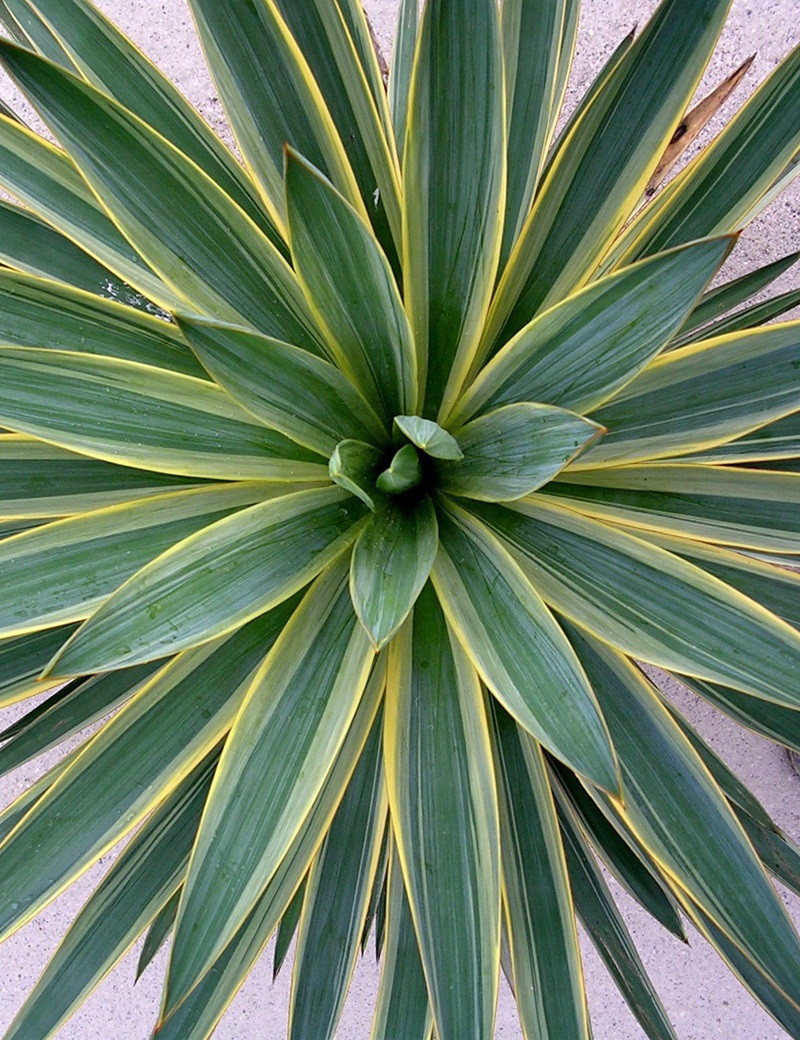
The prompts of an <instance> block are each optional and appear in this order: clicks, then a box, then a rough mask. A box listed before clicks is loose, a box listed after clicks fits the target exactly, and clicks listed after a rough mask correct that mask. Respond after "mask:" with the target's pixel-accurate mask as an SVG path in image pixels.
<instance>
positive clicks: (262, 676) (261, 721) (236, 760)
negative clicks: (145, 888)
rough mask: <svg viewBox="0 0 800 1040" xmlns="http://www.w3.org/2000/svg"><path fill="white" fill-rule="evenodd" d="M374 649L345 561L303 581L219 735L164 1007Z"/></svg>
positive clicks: (201, 962)
mask: <svg viewBox="0 0 800 1040" xmlns="http://www.w3.org/2000/svg"><path fill="white" fill-rule="evenodd" d="M372 660H373V652H372V650H371V648H370V645H369V640H368V638H367V634H366V632H364V630H363V629H362V628H361V626H360V625H359V623H358V620H357V618H356V616H355V614H354V613H353V608H352V604H351V603H350V595H349V592H348V590H347V587H346V570H345V567H344V565H343V564H337V565H335V566H334V567H332V568H331V569H329V570H328V571H327V572H326V573H325V574H324V575H323V576H322V577H321V578H320V579H319V580H318V581H317V583H316V584H315V585H314V586H313V587H312V589H311V590H310V592H309V593H308V594H307V595H306V597H305V598H304V600H303V602H302V604H301V606H300V608H299V609H298V611H297V612H296V614H295V615H294V617H293V618H292V620H291V622H290V623H289V624H288V625H287V626H286V628H285V629H284V631H283V633H282V634H281V636H280V637H279V639H278V641H277V642H276V644H275V647H274V649H273V650H272V651H271V652H270V654H269V655H268V657H267V658H266V660H265V661H264V664H263V666H262V667H261V668H260V669H259V671H258V673H257V675H256V676H255V678H254V680H253V682H252V684H251V685H250V689H249V691H248V694H247V698H246V700H245V703H244V704H243V706H242V708H241V710H240V711H239V713H238V715H237V718H236V722H235V723H234V726H233V728H232V730H231V733H230V735H229V737H228V739H227V741H226V742H225V749H224V751H223V753H222V757H221V759H220V764H219V767H218V769H217V772H216V775H215V778H214V784H213V787H212V789H211V793H210V795H209V799H208V804H207V807H206V810H205V813H204V815H203V823H202V825H201V828H200V832H199V833H198V836H197V842H196V843H195V849H194V853H193V855H192V863H191V867H190V869H189V873H188V875H187V878H186V882H185V884H184V887H183V895H182V897H181V906H180V910H179V912H178V921H177V925H176V929H175V941H174V944H173V949H172V958H171V961H170V968H169V976H168V980H167V994H166V998H165V1005H164V1010H165V1012H166V1013H167V1014H168V1013H169V1012H170V1011H171V1010H173V1009H174V1008H175V1007H176V1006H177V1005H178V1004H179V1003H180V1001H181V1000H182V999H183V998H184V997H185V996H186V994H187V993H188V992H189V990H190V989H191V988H192V987H193V986H194V984H195V983H196V982H197V980H198V979H199V978H200V977H201V976H202V975H203V974H204V973H205V971H206V970H207V969H208V968H209V967H210V966H211V965H212V964H213V962H214V961H215V960H216V958H217V957H218V956H219V955H220V953H221V952H222V951H223V950H224V948H225V946H226V945H227V944H228V942H229V941H230V940H231V939H232V938H233V937H234V936H235V934H236V932H237V930H238V928H239V926H240V925H241V924H242V923H243V922H244V920H245V918H246V917H247V915H248V914H249V913H250V911H251V910H252V909H253V907H254V906H255V904H256V903H257V901H258V897H259V896H260V895H261V893H262V892H263V890H264V888H265V886H266V885H267V883H268V882H269V880H270V878H271V877H272V876H273V874H274V873H275V872H276V870H277V869H278V867H279V865H280V863H281V860H282V859H283V857H284V856H285V855H286V853H287V851H288V850H289V848H290V846H291V844H292V841H293V839H294V838H295V837H296V835H297V833H298V831H299V829H300V827H301V826H302V823H303V820H304V819H305V818H306V816H307V815H308V813H309V812H310V810H311V808H312V806H313V804H314V801H315V799H316V797H317V795H318V794H319V792H320V790H321V789H322V785H323V783H324V781H325V778H326V776H327V775H328V773H329V772H330V769H331V766H332V765H333V760H334V758H335V756H336V753H337V752H338V751H339V748H340V747H341V745H342V741H343V740H344V737H345V734H346V733H347V730H348V728H349V726H350V724H351V722H352V720H353V715H354V713H355V710H356V708H357V706H358V702H359V700H360V697H361V694H362V693H363V691H364V686H365V684H366V682H367V680H368V678H369V674H370V670H371V666H372Z"/></svg>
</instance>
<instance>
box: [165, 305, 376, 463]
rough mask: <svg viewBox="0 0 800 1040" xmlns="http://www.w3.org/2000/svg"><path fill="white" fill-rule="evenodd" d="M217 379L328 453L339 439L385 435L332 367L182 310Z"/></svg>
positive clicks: (289, 433) (256, 410)
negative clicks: (187, 316) (202, 319)
mask: <svg viewBox="0 0 800 1040" xmlns="http://www.w3.org/2000/svg"><path fill="white" fill-rule="evenodd" d="M179 322H180V327H181V331H182V332H183V333H184V335H185V336H186V338H187V339H188V341H189V344H190V345H191V347H192V350H194V352H195V353H196V354H197V356H198V358H199V359H200V360H201V361H202V363H203V365H204V366H205V367H206V368H207V369H208V371H209V372H210V373H211V375H212V376H213V377H214V379H215V380H216V382H217V383H219V384H220V386H222V387H224V388H225V389H226V390H227V391H228V393H230V394H231V396H232V397H233V398H234V399H235V400H236V401H237V402H238V403H239V404H240V405H241V406H242V407H243V408H245V409H246V410H247V411H248V412H250V413H252V414H253V415H254V416H255V417H256V418H257V419H260V420H261V422H263V423H266V425H267V426H270V427H272V428H273V429H275V430H278V431H279V432H280V433H282V434H283V435H284V436H286V437H289V438H291V439H292V440H293V441H295V442H296V443H298V444H301V445H303V447H306V448H308V449H309V450H311V451H316V452H319V453H320V454H322V455H330V454H331V452H333V450H334V448H335V447H336V445H337V444H338V442H339V441H341V440H343V439H352V440H357V441H364V440H366V441H370V442H374V441H377V442H378V443H379V444H380V443H382V442H383V443H388V439H387V433H386V428H385V427H384V426H383V425H382V424H381V421H380V420H379V419H378V417H377V416H376V415H375V413H374V412H373V410H372V409H371V408H370V406H369V405H368V404H367V402H366V401H365V400H364V398H363V397H362V396H361V394H359V393H358V391H357V390H356V389H355V387H354V386H353V384H352V383H351V382H350V380H349V379H347V377H346V376H345V375H343V374H342V373H341V372H340V371H339V370H338V369H337V368H335V367H334V366H333V365H331V364H329V363H328V362H327V361H323V360H322V359H321V358H318V357H314V355H313V354H309V352H308V351H307V350H302V349H301V348H300V347H293V346H290V345H289V344H288V343H281V342H279V341H278V340H274V339H270V338H269V337H268V336H261V335H259V334H258V333H256V332H249V331H247V330H246V329H240V328H235V327H234V326H230V325H220V324H218V323H211V322H205V321H198V320H196V319H189V318H180V319H179Z"/></svg>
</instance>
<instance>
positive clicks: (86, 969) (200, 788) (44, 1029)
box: [6, 753, 216, 1040]
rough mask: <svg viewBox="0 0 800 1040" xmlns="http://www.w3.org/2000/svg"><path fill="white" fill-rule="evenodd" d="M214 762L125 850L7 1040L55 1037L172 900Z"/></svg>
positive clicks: (205, 765)
mask: <svg viewBox="0 0 800 1040" xmlns="http://www.w3.org/2000/svg"><path fill="white" fill-rule="evenodd" d="M212 755H213V753H212ZM215 764H216V755H213V757H212V763H211V764H209V763H208V762H204V763H202V764H201V765H200V766H198V768H197V769H196V770H195V772H194V774H193V775H191V776H189V777H187V778H186V780H184V781H183V782H182V783H181V784H180V785H179V786H178V788H177V789H176V791H175V792H174V793H173V794H171V795H170V796H169V797H168V798H167V799H166V801H165V802H164V804H163V805H162V806H160V807H159V808H158V809H157V810H156V811H155V812H154V814H153V815H152V816H151V818H150V819H149V820H148V821H147V822H146V823H145V825H144V826H143V827H142V829H141V830H140V831H139V832H138V833H137V835H136V836H135V837H134V838H133V840H132V841H131V842H130V844H129V845H128V846H127V847H126V848H125V850H124V851H123V852H122V854H121V855H120V857H119V859H117V860H116V862H115V863H114V865H113V866H112V868H111V870H110V871H109V872H108V874H106V876H105V877H104V878H103V880H102V881H101V883H100V885H98V887H97V888H96V889H95V890H94V892H93V893H92V895H91V897H90V899H89V901H88V902H87V903H86V905H85V906H84V907H83V908H82V910H81V912H80V913H79V914H78V916H77V918H76V919H75V921H74V922H73V924H72V925H71V926H70V929H69V931H68V932H67V934H66V936H65V938H64V940H63V942H62V943H61V945H60V946H59V947H58V949H57V951H56V953H55V954H54V956H53V958H52V960H51V961H50V963H49V964H48V966H47V968H46V969H45V972H44V974H43V975H42V976H41V977H40V978H39V981H38V982H37V984H36V986H35V988H34V989H33V990H32V992H31V993H30V995H29V996H28V998H27V1000H26V1001H25V1003H24V1004H23V1006H22V1008H21V1009H20V1011H19V1013H18V1014H17V1016H16V1018H15V1019H14V1021H13V1022H12V1024H11V1027H10V1029H9V1031H8V1033H7V1034H6V1035H7V1037H8V1040H15V1038H16V1040H22V1038H25V1040H45V1038H46V1037H49V1036H50V1035H51V1034H52V1033H53V1032H54V1031H55V1030H56V1029H57V1028H58V1027H59V1025H61V1023H62V1022H64V1021H65V1020H66V1019H67V1018H68V1017H69V1016H70V1015H71V1014H72V1013H73V1011H75V1010H76V1009H77V1008H78V1007H79V1005H80V1004H81V1003H82V1002H83V1001H84V1000H85V999H86V997H87V996H88V995H89V993H91V992H92V990H94V988H95V987H96V986H97V985H98V983H99V982H100V981H101V980H102V978H103V976H104V975H105V973H106V972H107V971H109V970H110V969H111V968H112V967H113V966H114V965H115V964H116V963H117V962H118V961H119V960H120V959H121V957H122V956H123V955H124V953H125V951H126V950H127V949H128V948H129V947H130V945H131V944H132V943H133V942H134V940H135V939H137V938H138V936H139V935H140V934H141V932H142V931H143V929H144V928H145V927H146V925H147V924H148V922H149V921H150V920H151V918H152V917H153V915H154V914H155V912H156V911H157V910H158V909H159V908H161V907H162V906H163V905H164V904H165V903H166V902H167V901H168V900H169V898H170V896H171V895H172V893H173V892H174V891H175V889H176V886H177V885H178V884H179V883H180V881H181V880H182V879H183V876H184V875H185V873H186V866H187V864H188V862H189V853H190V852H191V848H192V842H193V841H194V836H195V834H196V833H197V825H198V824H199V822H200V815H201V813H202V811H203V806H204V804H205V799H206V796H207V794H208V788H209V784H210V783H211V779H212V777H213V775H214V772H213V766H214V765H215Z"/></svg>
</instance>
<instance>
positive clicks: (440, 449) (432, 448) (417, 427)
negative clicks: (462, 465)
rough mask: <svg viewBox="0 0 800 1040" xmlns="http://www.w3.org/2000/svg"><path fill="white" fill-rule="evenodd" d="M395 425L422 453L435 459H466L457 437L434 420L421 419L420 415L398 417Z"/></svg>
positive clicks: (395, 419)
mask: <svg viewBox="0 0 800 1040" xmlns="http://www.w3.org/2000/svg"><path fill="white" fill-rule="evenodd" d="M394 425H395V426H396V427H397V429H398V430H400V432H401V433H403V434H405V436H406V437H408V439H409V440H410V441H411V443H412V444H416V446H417V447H418V448H419V449H420V451H424V452H425V454H426V455H430V456H431V457H432V458H434V459H447V460H449V461H453V460H455V461H458V460H459V459H463V457H464V453H463V452H462V450H461V448H460V447H459V444H458V441H457V440H456V439H455V437H453V436H452V434H450V433H448V432H447V430H443V429H442V427H441V426H440V425H439V424H438V423H435V422H434V421H433V420H432V419H420V417H419V416H418V415H396V416H395V417H394Z"/></svg>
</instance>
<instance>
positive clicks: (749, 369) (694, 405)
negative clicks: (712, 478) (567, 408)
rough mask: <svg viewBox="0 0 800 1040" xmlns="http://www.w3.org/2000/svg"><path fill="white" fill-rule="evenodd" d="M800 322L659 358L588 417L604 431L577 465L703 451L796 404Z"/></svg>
mask: <svg viewBox="0 0 800 1040" xmlns="http://www.w3.org/2000/svg"><path fill="white" fill-rule="evenodd" d="M799 368H800V322H794V323H792V324H786V325H779V326H777V327H772V328H766V329H758V330H756V331H753V332H740V333H738V334H736V335H733V336H730V337H728V336H726V337H723V338H720V339H712V340H704V341H703V342H701V343H698V344H696V345H694V346H689V347H683V348H682V349H681V350H673V351H671V352H670V353H669V354H667V355H666V356H665V357H662V358H658V359H656V360H655V361H654V362H653V364H651V365H649V366H648V367H647V368H646V369H645V370H644V371H643V372H640V373H639V375H638V376H637V377H636V378H635V379H633V380H632V381H631V382H630V383H628V385H627V386H626V387H625V388H624V389H623V390H622V391H621V392H620V393H619V394H617V396H616V397H615V398H614V399H613V400H612V401H610V402H608V403H607V404H605V405H603V407H602V408H600V410H599V411H596V412H593V413H592V418H593V419H594V420H595V421H596V422H598V423H600V424H601V425H603V426H605V427H606V428H607V430H608V433H607V434H606V436H605V437H604V438H603V441H602V443H601V444H597V445H595V446H594V447H593V448H592V449H591V450H590V451H589V452H587V453H586V455H584V456H583V457H582V458H581V459H580V460H579V461H578V462H577V464H576V467H575V468H577V469H593V468H596V467H605V466H610V465H612V466H617V465H626V464H628V463H631V462H641V461H644V460H648V459H659V458H669V457H670V456H675V455H682V454H685V453H687V452H689V451H692V452H694V451H702V450H703V449H704V448H711V447H714V445H716V444H720V443H724V442H725V441H729V440H732V439H733V438H734V437H740V436H742V435H743V434H746V433H749V432H751V431H753V430H755V429H757V428H758V427H759V426H763V425H764V424H765V423H768V422H771V421H773V420H776V419H780V418H782V417H783V416H785V415H786V414H787V413H789V412H794V411H796V410H797V409H800V384H798V380H797V370H798V369H799Z"/></svg>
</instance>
